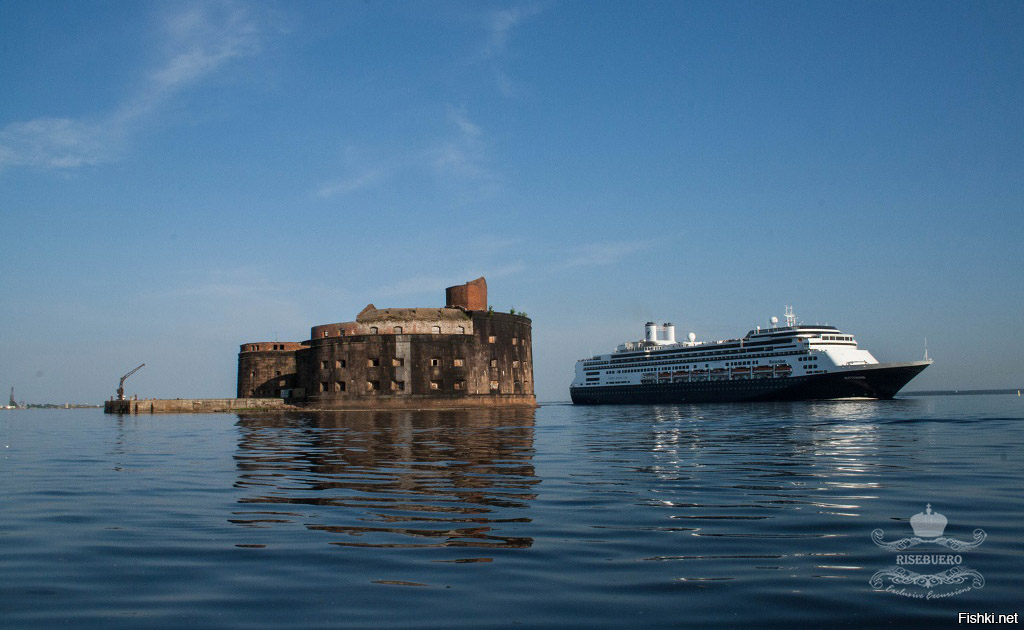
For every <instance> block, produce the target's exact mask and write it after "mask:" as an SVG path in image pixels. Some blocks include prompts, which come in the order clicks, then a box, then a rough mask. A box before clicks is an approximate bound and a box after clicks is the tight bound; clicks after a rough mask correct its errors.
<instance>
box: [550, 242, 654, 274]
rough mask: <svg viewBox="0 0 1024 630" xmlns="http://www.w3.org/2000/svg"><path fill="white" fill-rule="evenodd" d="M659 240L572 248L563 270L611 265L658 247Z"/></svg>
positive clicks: (593, 244)
mask: <svg viewBox="0 0 1024 630" xmlns="http://www.w3.org/2000/svg"><path fill="white" fill-rule="evenodd" d="M659 242H660V241H659V240H655V239H651V240H641V241H615V242H611V243H588V244H585V245H579V246H577V247H575V248H573V251H572V253H571V254H570V256H569V259H568V260H567V261H566V262H565V263H564V264H563V265H562V267H564V268H573V267H590V266H598V265H611V264H615V263H617V262H619V261H620V260H622V259H623V258H625V257H626V256H630V255H632V254H635V253H637V252H642V251H645V250H648V249H651V248H652V247H657V246H659Z"/></svg>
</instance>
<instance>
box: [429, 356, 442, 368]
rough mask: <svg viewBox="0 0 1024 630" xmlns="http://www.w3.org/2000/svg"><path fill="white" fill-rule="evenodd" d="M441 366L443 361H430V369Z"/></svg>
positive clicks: (435, 359) (436, 359)
mask: <svg viewBox="0 0 1024 630" xmlns="http://www.w3.org/2000/svg"><path fill="white" fill-rule="evenodd" d="M439 365H441V359H438V358H433V359H431V360H430V367H437V366H439Z"/></svg>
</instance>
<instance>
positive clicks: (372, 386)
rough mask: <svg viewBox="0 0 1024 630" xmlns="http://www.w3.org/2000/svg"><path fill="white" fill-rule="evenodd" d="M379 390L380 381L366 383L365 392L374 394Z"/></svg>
mask: <svg viewBox="0 0 1024 630" xmlns="http://www.w3.org/2000/svg"><path fill="white" fill-rule="evenodd" d="M379 389H380V381H366V391H368V392H375V391H377V390H379Z"/></svg>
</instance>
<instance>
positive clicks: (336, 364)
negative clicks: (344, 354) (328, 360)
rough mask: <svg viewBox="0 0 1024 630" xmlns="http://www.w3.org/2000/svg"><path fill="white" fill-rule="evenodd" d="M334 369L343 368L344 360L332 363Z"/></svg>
mask: <svg viewBox="0 0 1024 630" xmlns="http://www.w3.org/2000/svg"><path fill="white" fill-rule="evenodd" d="M334 367H336V368H343V367H345V359H338V360H337V361H335V362H334Z"/></svg>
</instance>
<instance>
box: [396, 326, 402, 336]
mask: <svg viewBox="0 0 1024 630" xmlns="http://www.w3.org/2000/svg"><path fill="white" fill-rule="evenodd" d="M395 334H396V335H401V334H402V327H401V326H395Z"/></svg>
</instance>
